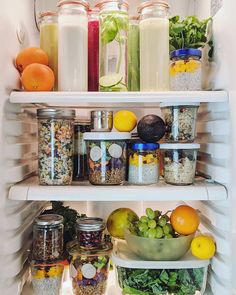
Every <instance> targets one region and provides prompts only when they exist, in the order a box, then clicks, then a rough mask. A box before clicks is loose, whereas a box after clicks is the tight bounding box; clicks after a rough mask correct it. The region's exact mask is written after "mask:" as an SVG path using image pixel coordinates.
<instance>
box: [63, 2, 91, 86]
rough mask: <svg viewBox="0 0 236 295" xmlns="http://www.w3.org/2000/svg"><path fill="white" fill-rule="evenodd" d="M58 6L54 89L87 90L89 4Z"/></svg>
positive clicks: (65, 3) (64, 3)
mask: <svg viewBox="0 0 236 295" xmlns="http://www.w3.org/2000/svg"><path fill="white" fill-rule="evenodd" d="M58 7H59V11H58V29H59V32H58V88H59V90H60V91H87V90H88V9H89V4H88V3H87V2H86V1H84V0H83V1H65V0H62V1H59V2H58Z"/></svg>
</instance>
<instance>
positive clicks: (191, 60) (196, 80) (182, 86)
mask: <svg viewBox="0 0 236 295" xmlns="http://www.w3.org/2000/svg"><path fill="white" fill-rule="evenodd" d="M201 57H202V52H201V50H199V49H193V48H186V49H178V50H175V51H173V52H171V63H170V86H171V90H175V91H198V90H202V64H201Z"/></svg>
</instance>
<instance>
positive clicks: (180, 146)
mask: <svg viewBox="0 0 236 295" xmlns="http://www.w3.org/2000/svg"><path fill="white" fill-rule="evenodd" d="M160 149H161V150H198V149H200V144H199V143H162V144H160Z"/></svg>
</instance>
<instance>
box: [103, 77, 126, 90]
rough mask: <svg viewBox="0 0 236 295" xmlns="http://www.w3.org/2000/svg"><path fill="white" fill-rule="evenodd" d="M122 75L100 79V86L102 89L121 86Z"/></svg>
mask: <svg viewBox="0 0 236 295" xmlns="http://www.w3.org/2000/svg"><path fill="white" fill-rule="evenodd" d="M122 78H123V77H122V75H120V74H110V75H106V76H102V77H101V78H100V79H99V84H100V86H101V87H104V88H108V87H112V86H115V85H117V84H119V83H120V82H121V80H122Z"/></svg>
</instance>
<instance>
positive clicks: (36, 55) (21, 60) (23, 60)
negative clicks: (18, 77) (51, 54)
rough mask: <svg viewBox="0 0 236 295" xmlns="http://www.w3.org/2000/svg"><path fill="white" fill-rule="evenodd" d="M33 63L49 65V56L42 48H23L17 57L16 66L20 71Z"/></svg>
mask: <svg viewBox="0 0 236 295" xmlns="http://www.w3.org/2000/svg"><path fill="white" fill-rule="evenodd" d="M33 63H39V64H43V65H46V66H47V65H48V56H47V54H46V52H44V51H43V50H42V49H41V48H37V47H28V48H25V49H23V50H21V52H20V53H18V55H17V57H16V67H17V69H18V71H20V72H23V71H24V69H25V68H26V67H27V66H28V65H30V64H33Z"/></svg>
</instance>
